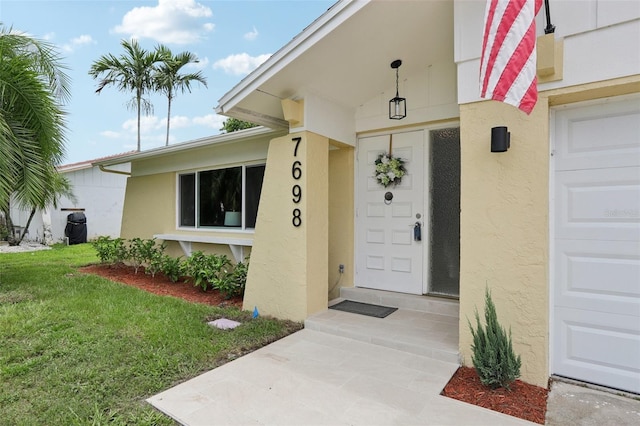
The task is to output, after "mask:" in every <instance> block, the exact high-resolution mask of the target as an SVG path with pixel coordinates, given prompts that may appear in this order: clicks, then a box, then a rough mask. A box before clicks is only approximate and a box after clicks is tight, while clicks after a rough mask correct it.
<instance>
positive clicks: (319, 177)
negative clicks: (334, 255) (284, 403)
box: [243, 132, 329, 321]
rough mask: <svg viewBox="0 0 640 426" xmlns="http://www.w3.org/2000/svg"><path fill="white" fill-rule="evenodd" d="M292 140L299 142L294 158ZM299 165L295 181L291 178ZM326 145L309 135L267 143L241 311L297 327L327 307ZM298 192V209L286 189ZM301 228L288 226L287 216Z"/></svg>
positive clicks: (289, 136)
mask: <svg viewBox="0 0 640 426" xmlns="http://www.w3.org/2000/svg"><path fill="white" fill-rule="evenodd" d="M293 137H301V138H302V140H301V143H300V145H299V148H298V153H297V156H295V157H294V147H295V143H294V142H292V138H293ZM296 160H298V161H300V162H301V165H300V168H301V169H302V175H301V178H300V179H298V180H295V179H294V178H293V177H292V166H293V163H294V161H296ZM328 162H329V141H328V139H327V138H325V137H321V136H318V135H316V134H313V133H309V132H300V133H296V134H291V135H288V136H284V137H281V138H277V139H274V140H272V141H271V143H270V144H269V153H268V156H267V168H266V170H265V177H264V182H263V185H262V194H261V196H260V209H259V211H258V220H257V223H256V230H255V235H254V243H253V250H252V252H251V263H250V265H251V266H250V267H249V275H248V277H247V287H246V290H245V296H244V304H243V308H244V309H248V310H253V309H254V307H257V308H258V311H259V312H260V313H261V314H262V315H272V316H276V317H278V318H287V319H292V320H296V321H302V320H304V319H305V318H307V316H309V315H311V314H313V313H314V312H318V311H320V310H322V309H326V307H327V291H328V285H327V274H328V271H327V265H328V249H329V248H328V234H329V220H328V217H329V213H328V212H329V205H328V204H329V202H328V199H329V197H328V194H329V178H328V170H329V167H328ZM295 184H298V185H300V187H301V188H302V198H301V201H300V203H298V204H295V203H294V202H293V200H292V198H293V197H292V187H293V185H295ZM295 208H299V209H300V211H301V215H300V218H301V221H302V222H301V225H300V226H298V227H295V226H293V223H292V218H293V210H294V209H295Z"/></svg>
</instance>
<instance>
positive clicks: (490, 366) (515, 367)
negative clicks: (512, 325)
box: [468, 288, 521, 389]
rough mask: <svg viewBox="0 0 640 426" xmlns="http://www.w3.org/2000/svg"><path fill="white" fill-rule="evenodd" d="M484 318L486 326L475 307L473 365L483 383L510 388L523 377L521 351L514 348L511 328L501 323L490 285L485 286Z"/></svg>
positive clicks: (492, 386) (491, 386)
mask: <svg viewBox="0 0 640 426" xmlns="http://www.w3.org/2000/svg"><path fill="white" fill-rule="evenodd" d="M484 318H485V323H486V326H485V327H484V328H483V327H482V324H480V315H479V314H478V310H477V309H476V324H477V330H474V329H473V326H472V325H471V321H468V322H469V328H470V329H471V335H472V336H473V344H472V346H471V349H472V351H473V355H472V357H471V360H472V361H473V366H474V368H475V369H476V372H477V373H478V376H479V377H480V381H481V382H482V384H483V385H485V386H489V387H490V388H491V389H496V388H499V387H504V388H506V389H509V386H510V385H511V383H513V382H514V381H515V380H516V379H517V378H518V377H520V366H521V361H520V355H516V354H515V353H514V352H513V346H512V344H511V329H509V333H508V334H507V333H506V331H505V329H504V328H503V327H502V326H500V324H499V323H498V315H497V313H496V307H495V305H494V304H493V300H491V292H490V291H489V288H487V289H486V290H485V309H484Z"/></svg>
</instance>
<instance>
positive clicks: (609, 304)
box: [554, 240, 640, 322]
mask: <svg viewBox="0 0 640 426" xmlns="http://www.w3.org/2000/svg"><path fill="white" fill-rule="evenodd" d="M556 250H557V253H556V265H555V277H554V282H555V286H554V300H555V304H556V306H561V307H570V308H582V309H588V310H593V311H600V312H615V313H618V314H623V315H631V316H634V317H636V321H638V322H640V253H639V248H638V245H637V243H635V242H628V241H605V242H601V241H571V240H568V241H562V240H558V241H556Z"/></svg>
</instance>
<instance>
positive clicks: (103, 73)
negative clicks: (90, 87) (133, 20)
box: [89, 40, 163, 151]
mask: <svg viewBox="0 0 640 426" xmlns="http://www.w3.org/2000/svg"><path fill="white" fill-rule="evenodd" d="M120 44H121V45H122V47H123V48H124V51H125V53H123V54H122V55H120V56H119V57H116V56H114V55H113V54H111V53H109V54H106V55H103V56H101V57H100V58H98V60H96V61H95V62H94V63H93V64H92V65H91V68H90V69H89V75H90V76H91V77H93V78H94V79H98V78H99V79H100V81H99V83H98V88H97V89H96V93H100V92H102V89H104V88H105V87H109V86H114V87H115V88H116V89H118V90H119V91H121V92H133V94H134V95H133V98H132V99H131V100H130V101H129V102H128V103H127V107H128V108H131V109H134V110H135V111H136V114H137V119H138V139H137V140H138V144H137V147H138V148H137V149H138V151H140V115H141V113H142V112H144V113H145V114H148V113H150V112H152V111H153V104H152V103H151V100H150V98H149V94H150V93H151V92H152V91H153V90H155V82H154V80H153V74H154V72H155V69H156V68H155V66H156V64H158V63H159V62H161V61H162V59H163V57H162V55H161V53H160V52H159V50H158V49H156V50H155V51H147V50H145V49H143V48H142V47H140V44H138V42H137V41H136V40H131V41H127V40H122V41H121V42H120Z"/></svg>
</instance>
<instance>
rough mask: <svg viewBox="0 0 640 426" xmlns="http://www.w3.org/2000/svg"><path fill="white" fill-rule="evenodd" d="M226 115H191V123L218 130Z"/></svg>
mask: <svg viewBox="0 0 640 426" xmlns="http://www.w3.org/2000/svg"><path fill="white" fill-rule="evenodd" d="M226 119H227V117H224V116H222V115H217V114H207V115H203V116H201V117H193V124H197V125H199V126H205V127H211V128H212V129H216V130H220V129H221V128H222V123H223V122H224V120H226Z"/></svg>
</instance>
